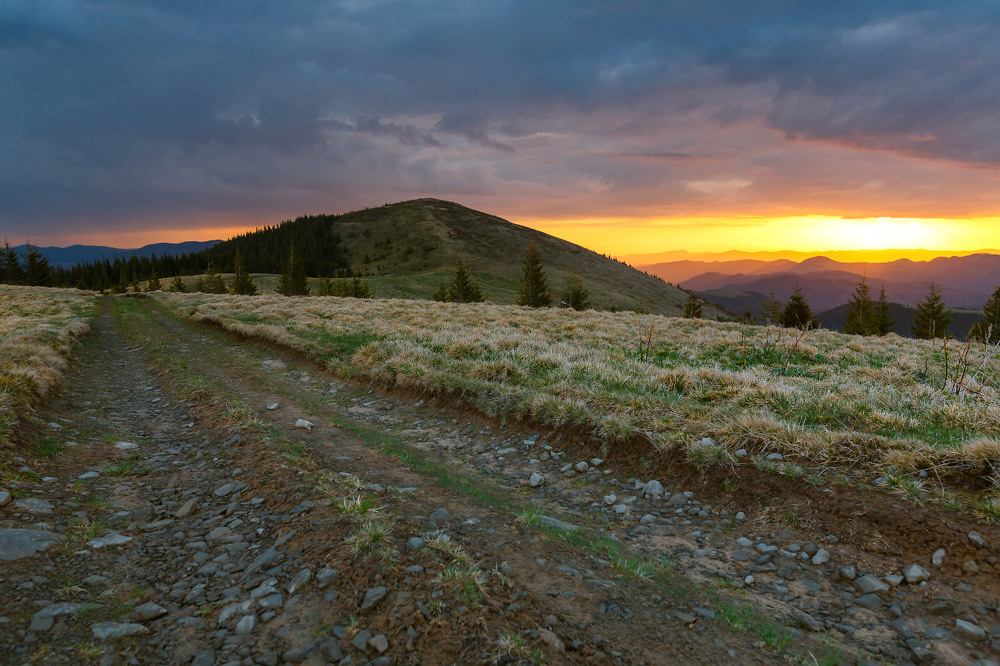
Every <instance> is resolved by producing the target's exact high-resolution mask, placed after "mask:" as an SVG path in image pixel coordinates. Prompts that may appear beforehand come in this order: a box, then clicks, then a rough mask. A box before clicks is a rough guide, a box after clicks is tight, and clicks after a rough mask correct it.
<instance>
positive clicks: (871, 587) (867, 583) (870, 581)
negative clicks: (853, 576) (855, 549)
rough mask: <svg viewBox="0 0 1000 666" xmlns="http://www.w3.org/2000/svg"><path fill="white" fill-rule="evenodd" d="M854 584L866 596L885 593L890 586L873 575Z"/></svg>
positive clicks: (868, 575) (864, 577) (863, 577)
mask: <svg viewBox="0 0 1000 666" xmlns="http://www.w3.org/2000/svg"><path fill="white" fill-rule="evenodd" d="M854 584H855V585H857V586H858V587H859V588H860V589H861V591H862V592H864V593H865V594H871V593H872V592H885V591H886V590H888V589H889V586H888V585H886V584H885V583H883V582H882V581H880V580H879V579H878V578H876V577H875V576H872V575H871V574H866V575H864V576H862V577H861V578H858V579H857V580H856V581H854Z"/></svg>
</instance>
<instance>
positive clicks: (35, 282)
mask: <svg viewBox="0 0 1000 666" xmlns="http://www.w3.org/2000/svg"><path fill="white" fill-rule="evenodd" d="M51 280H52V266H50V265H49V260H48V259H46V258H45V257H44V256H42V253H41V252H40V251H39V249H38V248H37V247H35V246H34V245H30V244H29V245H28V246H27V250H26V252H25V253H24V282H25V284H27V285H29V286H32V287H47V286H49V283H50V282H51Z"/></svg>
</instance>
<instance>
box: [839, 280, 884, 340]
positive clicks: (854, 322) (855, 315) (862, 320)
mask: <svg viewBox="0 0 1000 666" xmlns="http://www.w3.org/2000/svg"><path fill="white" fill-rule="evenodd" d="M877 332H878V319H877V318H876V312H875V301H873V300H872V297H871V292H870V290H869V289H868V280H867V278H864V277H862V278H861V280H860V281H859V282H858V286H857V287H855V289H854V294H853V295H852V296H851V300H850V301H848V303H847V319H846V320H845V322H844V333H849V334H851V335H874V334H875V333H877Z"/></svg>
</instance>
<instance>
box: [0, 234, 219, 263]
mask: <svg viewBox="0 0 1000 666" xmlns="http://www.w3.org/2000/svg"><path fill="white" fill-rule="evenodd" d="M221 242H222V241H218V240H210V241H185V242H183V243H154V244H152V245H145V246H143V247H140V248H135V249H122V248H117V247H106V246H104V245H70V246H69V247H40V248H38V251H39V252H41V253H42V256H43V257H45V258H46V259H48V260H49V263H50V264H52V265H53V266H56V267H61V268H69V267H70V266H73V265H74V264H82V263H87V262H90V261H100V260H103V259H108V260H109V261H114V260H115V259H116V258H122V259H127V258H129V257H132V256H135V257H140V258H141V257H150V256H152V255H154V254H155V255H156V256H158V257H162V256H163V255H167V254H170V255H175V256H179V255H181V254H194V253H196V252H201V251H203V250H206V249H208V248H210V247H212V246H213V245H215V244H216V243H221ZM14 249H15V250H16V251H17V252H18V253H19V254H21V256H24V253H25V252H27V246H26V245H18V246H17V247H15V248H14Z"/></svg>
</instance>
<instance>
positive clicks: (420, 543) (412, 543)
mask: <svg viewBox="0 0 1000 666" xmlns="http://www.w3.org/2000/svg"><path fill="white" fill-rule="evenodd" d="M426 543H427V541H426V540H424V539H423V537H416V536H415V537H410V538H409V539H407V540H406V547H407V548H409V549H410V550H420V549H421V548H423V547H424V544H426Z"/></svg>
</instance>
